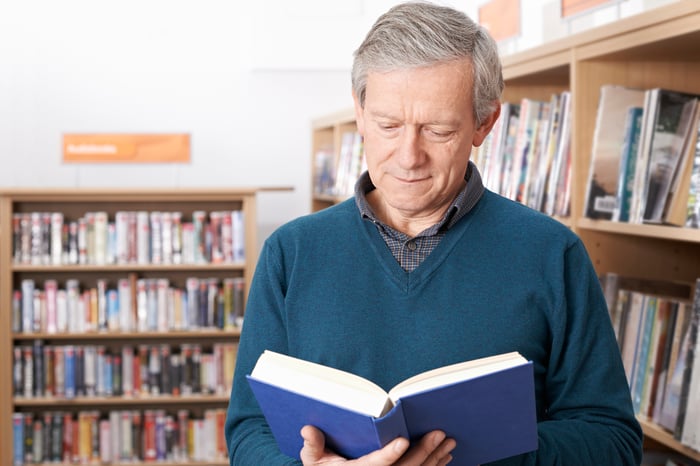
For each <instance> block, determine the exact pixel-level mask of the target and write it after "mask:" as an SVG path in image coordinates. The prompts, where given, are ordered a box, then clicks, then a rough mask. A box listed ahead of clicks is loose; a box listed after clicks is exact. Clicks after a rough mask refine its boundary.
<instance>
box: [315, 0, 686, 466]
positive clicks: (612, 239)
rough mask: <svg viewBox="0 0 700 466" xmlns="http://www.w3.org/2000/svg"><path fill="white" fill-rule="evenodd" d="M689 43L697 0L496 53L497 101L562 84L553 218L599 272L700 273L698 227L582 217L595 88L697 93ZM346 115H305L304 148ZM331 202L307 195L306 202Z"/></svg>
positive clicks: (656, 432) (327, 137) (658, 436)
mask: <svg viewBox="0 0 700 466" xmlns="http://www.w3.org/2000/svg"><path fill="white" fill-rule="evenodd" d="M697 44H700V2H697V1H695V0H683V1H678V2H673V3H671V4H669V5H666V6H661V7H658V8H655V9H652V10H648V11H646V12H644V13H641V14H638V15H635V16H631V17H629V18H625V19H622V20H620V21H617V22H615V23H611V24H608V25H605V26H602V27H598V28H595V29H591V30H588V31H585V32H581V33H578V34H574V35H571V36H568V37H566V38H563V39H560V40H557V41H553V42H551V43H547V44H544V45H541V46H538V47H535V48H532V49H529V50H525V51H523V52H519V53H516V54H512V55H508V56H505V57H503V59H502V63H503V74H504V79H505V83H506V87H505V91H504V94H503V100H504V101H508V102H513V103H517V102H519V101H520V100H521V99H523V98H525V97H527V98H534V99H539V100H549V98H550V96H551V94H552V93H561V92H563V91H570V92H571V97H572V112H573V113H572V114H571V117H572V133H571V153H572V185H571V207H570V210H571V216H570V217H569V218H559V219H558V220H560V221H562V222H563V223H565V224H566V225H568V226H569V227H570V228H572V229H573V230H574V231H575V232H576V233H577V234H579V236H580V237H581V238H582V240H583V241H584V243H585V245H586V248H587V249H588V252H589V254H590V256H591V259H592V261H593V263H594V265H595V267H596V270H597V272H598V273H599V274H604V273H608V272H614V273H617V274H619V275H620V276H630V277H637V278H640V279H650V280H668V281H672V282H682V283H694V281H695V279H696V278H697V277H700V230H697V229H688V228H678V227H671V226H657V225H634V224H624V223H615V222H609V221H597V220H591V219H588V218H584V216H583V212H584V201H585V199H584V198H585V195H586V182H587V180H588V171H589V168H590V160H591V148H592V141H593V133H594V128H595V122H596V114H597V106H598V97H599V91H600V87H601V86H602V85H603V84H619V85H625V86H631V87H638V88H645V89H648V88H653V87H665V88H669V89H675V90H679V91H685V92H690V93H696V94H700V47H698V46H697ZM352 124H353V116H352V112H351V111H350V110H349V109H348V110H346V111H343V112H338V113H336V114H334V115H328V116H326V117H324V118H319V119H317V120H315V121H314V122H313V123H312V141H313V144H312V156H313V154H314V153H315V152H316V150H318V148H319V147H320V145H321V144H325V145H328V144H335V145H334V149H335V150H336V151H337V150H338V147H337V144H338V140H337V137H336V136H335V134H336V132H337V128H339V127H342V126H348V125H352ZM312 167H313V164H312ZM312 192H313V190H312ZM335 202H337V200H335V199H317V198H312V207H313V208H312V210H314V211H315V210H319V209H322V208H325V207H328V206H329V205H332V204H333V203H335ZM642 427H643V429H644V433H645V435H646V437H647V439H649V440H653V441H654V443H655V444H658V445H662V446H665V447H666V448H668V449H669V450H671V451H674V452H677V453H679V454H681V455H683V456H685V457H687V458H692V459H693V460H695V461H698V460H700V453H698V452H695V451H694V450H692V449H689V448H687V447H685V446H683V445H681V444H680V443H679V442H678V441H676V440H675V439H673V436H672V435H670V434H668V433H667V432H665V431H664V430H663V429H660V428H659V427H658V426H656V425H654V424H653V423H650V422H648V421H643V422H642Z"/></svg>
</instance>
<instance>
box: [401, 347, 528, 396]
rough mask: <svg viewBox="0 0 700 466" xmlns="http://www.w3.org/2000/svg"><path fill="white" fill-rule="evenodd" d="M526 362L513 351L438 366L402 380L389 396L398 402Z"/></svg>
mask: <svg viewBox="0 0 700 466" xmlns="http://www.w3.org/2000/svg"><path fill="white" fill-rule="evenodd" d="M526 363H527V360H526V359H525V358H524V357H522V356H521V355H520V353H518V352H511V353H504V354H498V355H495V356H487V357H485V358H479V359H474V360H471V361H465V362H461V363H457V364H451V365H449V366H443V367H438V368H437V369H432V370H429V371H426V372H422V373H420V374H417V375H414V376H413V377H410V378H408V379H406V380H404V381H403V382H400V383H399V384H397V385H396V386H394V387H393V388H392V389H391V390H390V391H389V397H390V398H391V400H392V402H393V403H396V401H397V400H398V399H399V398H402V397H404V396H407V395H412V394H414V393H419V392H424V391H426V390H430V389H433V388H436V387H440V386H443V385H450V384H453V383H456V382H461V381H463V380H469V379H473V378H476V377H479V376H482V375H485V374H490V373H493V372H498V371H501V370H504V369H508V368H510V367H515V366H519V365H522V364H526Z"/></svg>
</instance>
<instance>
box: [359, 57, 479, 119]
mask: <svg viewBox="0 0 700 466" xmlns="http://www.w3.org/2000/svg"><path fill="white" fill-rule="evenodd" d="M472 87H473V79H472V65H471V61H469V60H466V59H465V60H454V61H449V62H443V63H437V64H434V65H430V66H421V67H412V68H399V69H393V70H390V71H371V72H369V73H368V74H367V89H366V94H365V108H366V109H367V110H370V111H372V109H381V110H382V111H387V112H403V111H408V110H411V111H419V110H420V111H423V112H426V111H436V112H437V111H440V112H446V111H449V110H450V109H453V110H454V111H456V112H462V111H466V110H469V109H471V95H472Z"/></svg>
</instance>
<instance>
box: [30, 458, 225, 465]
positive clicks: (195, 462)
mask: <svg viewBox="0 0 700 466" xmlns="http://www.w3.org/2000/svg"><path fill="white" fill-rule="evenodd" d="M32 464H34V463H32ZM75 464H76V463H36V464H34V466H73V465H75ZM90 464H93V463H90ZM149 464H151V465H152V464H157V465H158V466H228V464H229V462H228V460H225V459H222V460H207V461H184V462H183V461H160V460H159V461H150V462H148V461H133V462H131V461H130V462H126V463H122V462H113V463H110V466H145V465H149Z"/></svg>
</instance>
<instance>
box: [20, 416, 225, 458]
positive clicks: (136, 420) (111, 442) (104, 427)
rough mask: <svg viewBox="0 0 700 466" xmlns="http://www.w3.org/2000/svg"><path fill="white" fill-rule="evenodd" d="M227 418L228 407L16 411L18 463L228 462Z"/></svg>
mask: <svg viewBox="0 0 700 466" xmlns="http://www.w3.org/2000/svg"><path fill="white" fill-rule="evenodd" d="M225 418H226V410H225V409H224V408H206V409H204V410H203V411H202V412H201V413H197V412H194V411H191V410H189V409H177V410H175V411H166V410H164V409H145V410H131V409H120V410H113V411H110V412H108V413H101V412H100V411H99V410H96V409H83V410H80V411H77V412H67V411H46V412H44V413H41V414H38V413H31V412H15V413H13V415H12V445H13V447H12V450H13V455H12V458H13V464H14V465H15V466H22V465H29V464H49V463H62V464H115V463H136V464H140V463H144V462H145V463H154V462H161V463H162V462H165V461H168V462H173V463H191V462H197V463H200V464H210V463H211V462H212V461H216V462H217V463H219V462H221V463H223V462H224V461H226V459H227V458H228V453H227V447H226V441H225V437H224V436H225V434H224V422H225Z"/></svg>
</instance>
